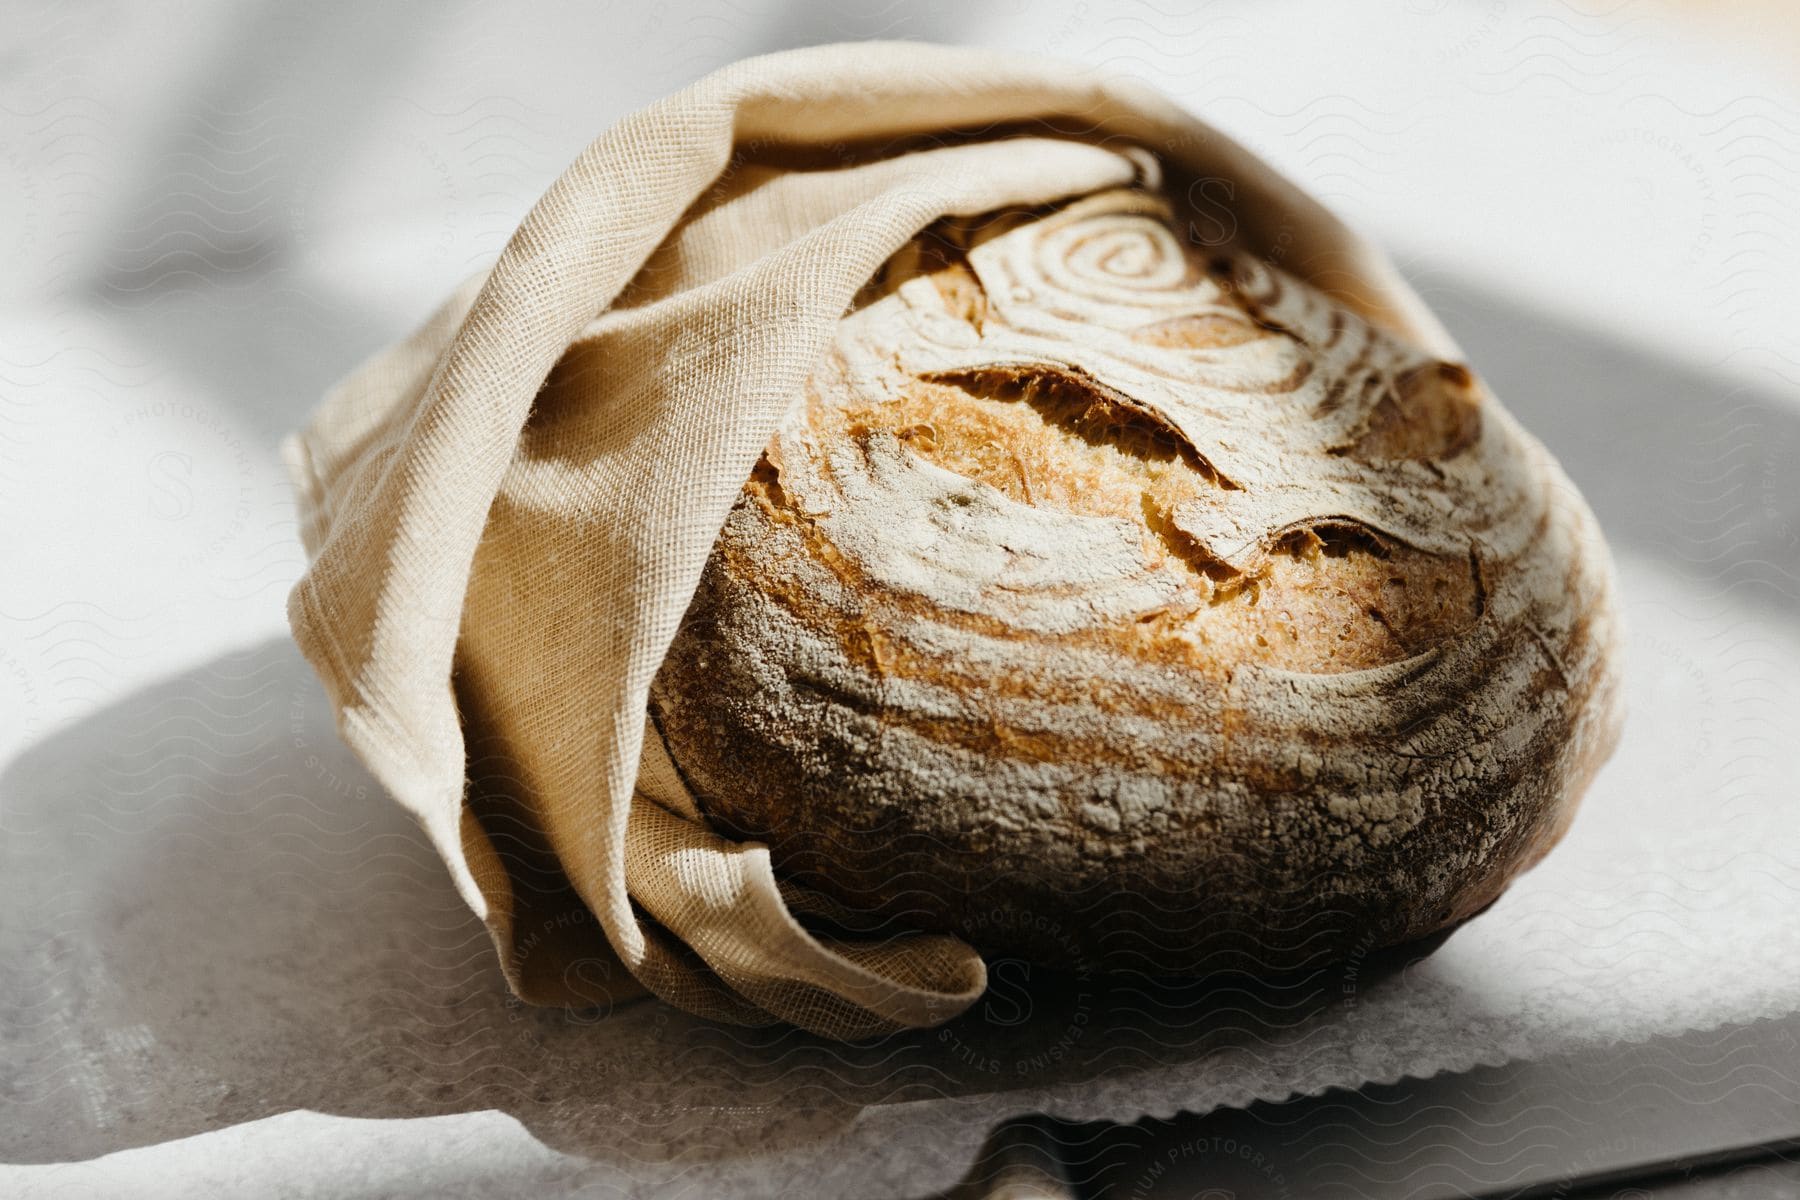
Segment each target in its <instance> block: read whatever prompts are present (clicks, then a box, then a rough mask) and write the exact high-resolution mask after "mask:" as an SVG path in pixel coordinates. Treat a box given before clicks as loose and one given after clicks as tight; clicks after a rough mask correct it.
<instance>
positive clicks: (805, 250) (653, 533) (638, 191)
mask: <svg viewBox="0 0 1800 1200" xmlns="http://www.w3.org/2000/svg"><path fill="white" fill-rule="evenodd" d="M1159 178H1160V181H1161V182H1162V184H1163V186H1166V187H1168V188H1169V189H1170V190H1171V191H1172V192H1178V191H1179V189H1183V188H1187V187H1190V186H1194V185H1195V184H1196V181H1213V182H1210V183H1207V184H1206V185H1205V186H1206V189H1207V190H1206V194H1207V195H1208V196H1210V197H1218V196H1221V195H1228V196H1229V197H1230V199H1231V201H1232V204H1233V206H1234V208H1235V212H1236V219H1237V221H1238V226H1239V228H1238V234H1239V236H1240V237H1242V238H1243V239H1245V240H1246V242H1247V243H1248V245H1249V246H1250V247H1251V248H1252V249H1255V250H1257V251H1259V252H1261V253H1264V254H1267V255H1268V256H1270V257H1271V258H1274V259H1276V260H1278V261H1279V262H1280V265H1282V266H1283V267H1285V268H1286V269H1288V270H1290V271H1292V272H1295V273H1297V274H1299V275H1301V276H1303V277H1306V278H1308V279H1310V280H1311V281H1313V282H1314V283H1315V284H1318V285H1320V286H1322V287H1324V288H1325V289H1326V290H1328V291H1330V292H1332V293H1334V294H1335V295H1337V296H1339V297H1340V298H1342V299H1344V300H1345V301H1347V302H1349V303H1351V304H1353V305H1355V306H1357V307H1358V308H1360V309H1361V310H1362V311H1364V312H1366V313H1368V314H1369V315H1370V316H1372V317H1373V318H1374V319H1376V320H1377V321H1380V322H1382V323H1385V324H1387V325H1388V326H1389V327H1391V328H1396V329H1399V330H1401V331H1403V332H1407V333H1409V334H1411V335H1412V336H1414V337H1415V338H1416V339H1418V340H1420V341H1421V342H1423V343H1425V344H1427V345H1429V346H1437V347H1448V346H1449V342H1448V339H1447V338H1446V337H1445V336H1444V335H1443V334H1442V332H1441V330H1440V329H1439V328H1438V327H1437V325H1436V324H1435V323H1434V321H1433V320H1432V318H1431V317H1430V316H1429V314H1427V313H1426V312H1425V310H1424V308H1423V306H1422V305H1421V304H1420V303H1419V301H1418V299H1417V298H1416V297H1415V296H1414V295H1413V294H1412V293H1411V292H1410V291H1409V290H1408V289H1407V288H1406V287H1405V285H1404V284H1403V283H1401V282H1400V281H1399V279H1398V276H1397V275H1396V274H1395V273H1394V271H1393V270H1392V268H1391V267H1390V266H1389V265H1388V263H1387V262H1386V260H1385V259H1384V258H1383V257H1382V256H1381V255H1380V254H1379V253H1378V252H1376V251H1374V250H1373V249H1372V248H1370V247H1369V246H1368V245H1367V244H1365V243H1364V242H1362V241H1360V240H1358V239H1357V238H1356V237H1355V236H1353V235H1352V234H1351V233H1349V232H1348V231H1347V230H1346V229H1345V228H1344V227H1343V226H1342V225H1341V224H1340V223H1339V222H1338V221H1337V220H1336V219H1334V218H1333V217H1331V216H1330V215H1329V214H1327V213H1326V212H1325V211H1324V210H1323V209H1321V208H1320V207H1319V206H1318V205H1317V204H1316V203H1314V202H1313V201H1312V200H1310V199H1309V198H1307V197H1306V196H1305V195H1303V194H1302V193H1300V192H1299V191H1298V190H1296V189H1295V188H1294V187H1293V186H1292V185H1291V184H1289V183H1287V182H1286V181H1285V180H1283V179H1281V178H1280V177H1279V176H1277V175H1276V174H1274V173H1273V172H1272V171H1271V170H1270V169H1269V168H1268V167H1266V166H1264V165H1263V164H1262V163H1260V162H1259V161H1257V160H1256V159H1255V158H1254V157H1253V156H1251V155H1250V154H1249V153H1248V152H1246V151H1245V150H1244V149H1242V148H1241V147H1239V146H1237V145H1235V144H1234V143H1232V142H1231V141H1230V140H1229V139H1227V138H1225V137H1223V136H1221V135H1220V134H1219V133H1217V132H1215V131H1214V130H1213V129H1211V128H1209V127H1208V126H1206V125H1205V124H1202V123H1201V122H1199V121H1197V120H1195V119H1194V118H1192V117H1191V116H1189V115H1187V114H1186V113H1184V112H1183V111H1182V110H1180V109H1179V108H1177V107H1176V106H1175V105H1174V104H1172V103H1171V102H1170V101H1168V100H1167V99H1165V98H1164V97H1162V96H1161V95H1159V94H1157V93H1155V92H1153V91H1151V90H1149V89H1147V88H1145V87H1143V86H1141V85H1136V84H1133V83H1132V82H1130V81H1127V80H1120V79H1115V78H1111V77H1108V76H1106V75H1102V74H1098V73H1094V72H1091V71H1088V70H1084V69H1080V68H1076V67H1072V66H1068V65H1062V64H1053V63H1046V62H1044V61H1042V60H1040V59H1036V58H1025V57H1012V56H1007V55H1002V54H996V53H990V52H984V51H977V50H970V49H950V48H944V47H934V46H923V45H917V44H899V43H860V44H853V45H840V46H821V47H815V48H811V49H805V50H796V51H792V52H787V53H781V54H772V55H768V56H766V57H761V58H754V59H749V60H746V61H744V62H740V63H737V64H735V65H733V66H730V67H727V68H725V69H724V70H721V71H718V72H716V73H715V74H712V75H709V76H707V77H706V78H704V79H702V80H700V81H699V82H697V83H695V84H693V85H692V86H690V87H688V88H687V89H686V90H684V91H681V92H679V93H677V94H675V95H673V96H670V97H668V98H667V99H664V100H662V101H660V102H659V103H656V104H653V105H651V106H650V107H649V108H646V109H644V110H643V111H641V112H638V113H635V114H633V115H631V116H629V117H627V118H625V119H624V120H623V121H621V122H619V123H618V124H617V125H616V126H614V127H613V128H612V129H611V130H609V131H608V132H607V133H605V134H604V135H602V136H601V137H600V138H599V139H598V140H597V141H595V142H594V143H593V144H592V145H591V146H589V147H588V148H587V150H586V151H585V152H583V153H582V155H581V156H580V157H579V158H578V159H576V161H575V163H574V164H573V165H572V166H571V167H570V168H569V169H568V171H567V172H566V173H565V174H564V175H563V176H562V178H561V179H559V180H557V181H556V183H555V184H554V185H553V186H552V187H551V188H550V190H549V191H548V192H547V193H546V194H545V195H544V197H543V199H541V200H540V201H539V202H538V203H537V205H536V206H535V207H534V208H533V209H532V210H531V212H530V213H529V214H528V215H527V216H526V217H525V220H524V222H523V223H522V224H521V225H520V226H519V229H518V231H517V232H516V233H515V234H514V235H513V237H512V239H511V240H510V241H509V242H508V243H507V246H506V248H505V250H504V251H503V252H502V253H501V255H500V258H499V261H498V262H497V263H496V264H495V266H494V267H493V269H492V270H491V271H490V272H489V273H488V274H487V275H486V276H485V277H483V278H480V279H477V280H475V281H472V282H471V283H470V284H469V285H467V286H466V287H465V288H463V289H462V290H461V291H460V292H458V293H457V294H456V295H455V296H453V297H451V298H450V300H449V301H448V302H447V303H445V304H444V306H443V307H442V308H441V309H440V310H439V311H438V312H437V313H436V315H435V316H433V317H432V318H431V319H430V321H429V322H427V324H426V325H425V326H424V327H423V328H422V329H420V330H419V331H418V332H417V333H415V334H414V335H412V336H411V337H410V338H408V339H407V340H406V341H404V342H402V343H400V344H399V345H397V346H395V347H393V348H391V349H389V350H387V351H385V352H383V353H381V354H379V355H377V356H376V357H375V358H374V359H373V360H371V361H370V362H368V363H367V364H365V365H363V366H362V367H360V368H359V369H358V370H357V371H356V372H355V373H354V374H353V375H351V376H350V378H349V379H347V380H346V381H344V382H343V383H342V384H340V385H339V386H338V387H337V388H336V389H334V390H333V391H332V392H331V393H330V394H329V395H328V396H327V397H326V398H325V400H324V402H323V404H322V405H321V407H320V409H319V411H318V412H317V414H316V415H315V416H314V418H313V421H312V424H311V426H310V427H309V428H308V429H306V430H305V431H304V432H302V433H300V434H298V435H296V436H295V437H293V438H292V439H290V440H289V442H288V443H287V445H286V447H285V450H286V454H287V457H288V461H289V464H290V467H291V469H292V471H293V474H294V477H295V480H296V482H297V486H298V488H299V493H300V510H301V523H302V535H303V537H304V539H305V542H306V545H307V549H308V551H309V553H311V554H312V555H313V556H314V557H313V561H312V564H311V567H310V569H309V570H308V571H307V573H306V575H305V576H304V578H302V579H301V580H300V582H299V584H298V585H297V586H296V587H295V589H294V591H293V595H292V596H291V598H290V601H289V616H290V619H291V621H292V624H293V629H294V636H295V638H296V639H297V640H298V641H299V644H300V647H301V649H302V650H303V651H304V652H305V654H306V656H307V657H308V658H309V659H310V660H311V661H312V663H313V665H314V667H315V668H316V669H317V670H318V672H319V674H320V676H321V677H322V678H323V680H324V683H325V687H326V689H327V691H328V692H329V694H330V697H331V701H332V703H333V705H334V706H335V708H336V710H337V715H338V724H339V727H340V729H341V731H342V733H343V736H344V738H345V739H346V740H347V741H348V743H349V744H350V746H351V747H352V748H353V749H354V750H355V751H356V752H357V753H358V754H359V755H360V756H361V757H362V758H363V760H364V761H365V762H366V763H367V764H368V766H369V768H370V770H371V771H373V772H374V774H375V776H376V777H377V778H378V779H379V780H380V781H381V783H382V784H383V786H385V787H386V788H387V789H388V790H389V791H390V792H392V793H393V795H394V797H395V799H397V800H398V801H399V802H400V803H401V804H402V805H404V806H405V807H406V808H407V809H408V810H409V811H410V812H412V814H413V815H414V816H415V817H417V818H418V819H419V821H420V822H421V823H422V824H423V825H424V828H425V830H426V832H427V833H428V835H429V836H430V838H431V840H432V842H433V844H434V845H435V846H436V847H437V849H438V850H439V851H440V852H441V853H442V854H443V856H444V860H445V863H446V864H447V865H448V866H449V868H450V873H451V875H452V877H453V878H454V879H455V882H456V886H457V888H458V889H459V890H460V892H461V894H462V896H463V897H464V898H465V899H466V900H467V901H468V903H469V904H470V906H471V907H473V908H474V910H475V911H476V913H477V914H479V915H480V916H481V918H482V919H483V920H484V921H485V922H486V924H487V927H488V929H489V931H490V932H491V934H492V936H493V939H494V943H495V945H496V946H497V948H498V950H499V952H500V958H501V963H502V965H503V968H504V970H505V973H506V978H507V980H508V982H509V983H510V984H511V986H512V988H513V990H514V991H515V992H516V993H517V994H518V995H519V996H520V997H522V998H523V999H525V1000H527V1001H530V1002H534V1003H543V1004H564V1005H601V1006H605V1005H608V1004H612V1003H617V1002H620V1001H622V1000H625V999H628V998H632V997H636V996H640V995H642V994H643V992H644V991H645V990H646V989H648V991H650V992H652V993H654V994H656V995H657V996H660V997H661V998H663V999H664V1000H666V1001H668V1002H669V1003H671V1004H674V1005H676V1006H678V1007H680V1008H683V1009H687V1010H689V1011H691V1012H695V1013H699V1014H703V1015H705V1016H708V1017H713V1018H718V1019H721V1020H726V1021H734V1022H743V1023H757V1024H765V1023H772V1022H776V1021H787V1022H792V1023H793V1024H795V1025H798V1026H801V1027H803V1028H805V1029H808V1030H812V1031H814V1032H817V1033H820V1034H824V1035H827V1036H833V1037H840V1038H854V1037H865V1036H870V1035H874V1034H878V1033H882V1032H886V1031H891V1030H894V1029H898V1028H904V1027H918V1026H928V1025H932V1024H935V1023H938V1022H941V1021H944V1020H947V1019H948V1018H950V1017H952V1016H954V1015H956V1014H957V1013H958V1012H960V1011H962V1010H963V1009H964V1008H966V1007H967V1006H968V1005H969V1004H971V1003H972V1002H973V1001H974V1000H975V998H976V997H977V996H978V995H980V993H981V991H982V989H983V987H984V986H985V981H986V973H985V969H984V967H983V964H982V962H981V959H980V958H979V956H977V955H976V953H975V952H974V951H973V950H972V949H970V948H969V947H968V946H966V945H964V944H962V943H961V942H959V941H957V940H956V939H953V938H949V937H943V936H926V935H918V936H909V937H901V938H887V939H884V940H875V939H859V938H857V937H854V936H851V935H849V934H844V933H842V932H841V930H842V929H843V926H842V924H841V923H840V924H836V925H833V926H832V928H835V929H838V930H840V933H839V934H838V935H836V936H826V935H824V934H821V933H815V932H813V931H809V929H808V928H806V927H803V926H802V925H801V923H800V922H799V921H797V920H796V918H795V916H794V915H793V913H794V912H796V911H799V912H813V913H815V914H818V913H821V912H825V911H826V909H825V908H824V906H822V904H821V902H820V901H819V900H818V898H817V897H808V896H806V895H805V894H802V893H801V892H800V891H798V890H797V889H795V888H792V887H788V886H784V885H782V884H781V883H780V882H779V881H778V880H777V879H776V878H775V876H774V874H773V872H772V870H771V867H770V862H769V856H768V852H767V850H766V849H765V848H763V847H762V846H759V845H755V844H744V843H736V842H732V841H728V840H725V839H724V838H721V837H720V836H718V835H717V834H715V833H713V832H712V831H711V830H710V829H708V828H707V826H706V825H705V823H704V821H703V820H702V818H701V817H700V815H699V814H698V813H697V812H696V811H695V810H694V807H693V804H692V801H691V800H690V799H689V798H688V797H687V796H686V794H685V792H684V791H683V789H682V786H681V784H680V781H679V779H678V778H677V777H676V776H675V773H674V771H673V770H672V768H671V767H670V764H669V763H668V759H667V755H666V752H664V751H663V750H662V746H661V743H660V740H659V739H657V738H656V737H655V735H654V733H652V734H651V736H650V737H649V738H648V739H646V737H645V733H646V719H645V702H646V695H647V692H648V688H649V685H650V681H651V678H652V677H653V676H654V675H655V673H656V671H657V669H658V667H659V665H660V664H661V662H662V660H663V656H664V654H665V652H666V650H667V647H668V644H669V641H670V639H671V637H672V635H673V633H674V630H675V627H676V625H677V623H678V622H679V620H680V618H681V616H682V613H683V612H684V611H685V609H686V608H687V605H688V602H689V599H690V598H691V596H692V594H693V591H694V589H695V587H696V585H697V583H698V580H699V577H700V572H701V568H702V566H703V565H704V563H705V562H706V559H707V555H708V553H709V551H710V549H711V547H712V544H713V540H714V537H715V536H716V534H717V532H718V530H719V528H720V526H721V524H722V523H723V521H724V519H725V516H726V513H727V512H728V511H729V509H730V506H731V504H732V502H733V500H734V499H735V497H736V496H737V494H738V491H739V488H740V487H741V486H742V484H743V482H744V481H745V480H746V479H747V478H748V476H749V474H750V471H751V468H752V467H753V466H754V465H755V462H756V459H757V456H758V455H759V453H760V452H761V450H762V448H763V446H764V444H765V443H766V442H767V440H768V438H769V436H770V434H771V433H772V431H773V429H774V427H775V424H776V422H777V420H778V419H779V417H780V416H781V414H782V412H783V410H784V408H785V407H786V406H787V404H788V403H789V402H790V401H791V400H793V399H794V398H795V397H796V396H798V395H799V394H800V393H801V389H802V385H803V383H804V381H805V379H806V377H807V375H808V374H809V372H810V370H811V368H812V367H813V364H814V363H815V361H817V360H818V359H819V358H820V356H821V354H822V352H823V351H824V349H825V348H826V346H827V345H828V343H829V341H830V339H831V337H832V334H833V328H834V324H835V322H836V321H837V320H838V318H839V317H840V316H841V315H842V314H843V313H844V312H845V310H846V308H847V307H848V306H849V304H850V303H851V300H852V298H853V296H854V294H855V293H856V291H857V290H858V288H859V286H861V285H862V284H863V283H865V282H866V281H867V280H868V279H869V278H870V277H871V276H873V275H874V274H875V272H876V271H877V269H878V268H879V267H880V265H881V264H882V263H883V261H884V260H885V259H887V258H888V256H889V255H891V254H892V253H894V251H896V250H897V249H899V248H900V247H901V246H902V245H904V244H905V242H906V241H907V240H908V239H910V238H911V237H912V236H913V235H914V234H916V233H918V232H919V230H920V229H922V228H923V227H924V226H926V225H927V224H929V223H930V222H932V221H934V220H936V219H937V218H939V217H943V216H945V215H950V214H960V215H970V214H978V213H981V212H984V211H987V210H990V209H993V208H996V207H1000V206H1005V205H1016V204H1033V203H1040V202H1045V201H1050V200H1055V199H1058V198H1063V197H1068V196H1073V195H1078V194H1081V193H1084V192H1090V191H1094V190H1096V189H1100V188H1106V187H1113V186H1118V185H1121V184H1127V183H1131V182H1133V181H1143V182H1154V181H1157V180H1158V179H1159ZM640 758H642V760H643V761H642V763H640ZM815 924H816V923H815Z"/></svg>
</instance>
